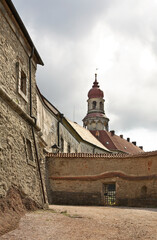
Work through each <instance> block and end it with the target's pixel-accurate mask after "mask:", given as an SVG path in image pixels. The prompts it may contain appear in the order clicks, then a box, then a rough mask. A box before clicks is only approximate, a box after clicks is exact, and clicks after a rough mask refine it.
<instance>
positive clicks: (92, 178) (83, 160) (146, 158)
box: [47, 153, 157, 206]
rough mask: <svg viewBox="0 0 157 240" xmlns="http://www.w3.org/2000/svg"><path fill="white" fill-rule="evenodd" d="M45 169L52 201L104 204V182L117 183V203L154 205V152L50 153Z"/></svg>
mask: <svg viewBox="0 0 157 240" xmlns="http://www.w3.org/2000/svg"><path fill="white" fill-rule="evenodd" d="M47 168H48V170H49V177H50V189H49V199H50V201H51V202H52V203H58V204H91V205H103V204H104V199H103V194H104V193H103V184H105V183H116V204H117V205H130V206H142V205H145V206H146V205H147V206H157V174H156V172H157V153H156V154H155V155H149V154H148V155H142V156H138V157H136V156H135V157H121V158H120V157H115V158H114V157H107V156H106V157H76V156H75V157H65V156H63V157H58V158H55V156H53V157H52V158H50V157H49V158H48V159H47ZM142 187H146V193H145V195H143V192H142Z"/></svg>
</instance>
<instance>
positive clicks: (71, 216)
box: [60, 210, 82, 218]
mask: <svg viewBox="0 0 157 240" xmlns="http://www.w3.org/2000/svg"><path fill="white" fill-rule="evenodd" d="M60 213H61V214H63V215H64V216H66V217H70V218H82V217H81V216H79V215H77V214H74V215H71V214H69V213H68V212H67V211H66V210H65V211H63V212H60Z"/></svg>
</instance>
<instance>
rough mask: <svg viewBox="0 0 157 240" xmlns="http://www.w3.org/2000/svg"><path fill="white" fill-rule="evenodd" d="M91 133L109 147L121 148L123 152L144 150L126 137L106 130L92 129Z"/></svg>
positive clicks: (134, 152) (131, 152) (111, 148)
mask: <svg viewBox="0 0 157 240" xmlns="http://www.w3.org/2000/svg"><path fill="white" fill-rule="evenodd" d="M91 133H92V134H93V135H94V136H95V137H96V138H97V139H98V140H99V141H100V142H101V143H102V144H103V145H104V146H105V147H107V148H108V149H110V150H112V151H113V150H119V151H122V152H126V153H130V154H136V153H140V152H144V151H143V150H142V149H141V148H139V147H137V146H135V145H134V144H133V143H131V142H128V141H127V140H125V139H124V138H122V137H120V136H117V135H115V134H112V133H111V132H107V131H105V130H99V131H91Z"/></svg>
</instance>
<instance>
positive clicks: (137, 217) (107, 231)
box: [0, 205, 157, 240]
mask: <svg viewBox="0 0 157 240" xmlns="http://www.w3.org/2000/svg"><path fill="white" fill-rule="evenodd" d="M0 239H1V240H4V239H7V240H85V239H88V240H157V209H146V208H145V209H140V208H120V207H114V208H112V207H75V206H56V205H55V206H54V205H53V206H50V210H47V211H37V212H32V213H27V214H26V215H25V216H24V217H23V218H22V219H21V221H20V224H19V227H18V228H17V229H16V230H14V231H12V232H9V233H7V234H5V235H3V236H2V237H0Z"/></svg>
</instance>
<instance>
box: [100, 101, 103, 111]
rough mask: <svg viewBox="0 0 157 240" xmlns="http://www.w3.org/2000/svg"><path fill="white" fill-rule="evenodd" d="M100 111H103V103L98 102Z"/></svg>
mask: <svg viewBox="0 0 157 240" xmlns="http://www.w3.org/2000/svg"><path fill="white" fill-rule="evenodd" d="M100 109H101V110H103V103H102V102H100Z"/></svg>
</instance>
